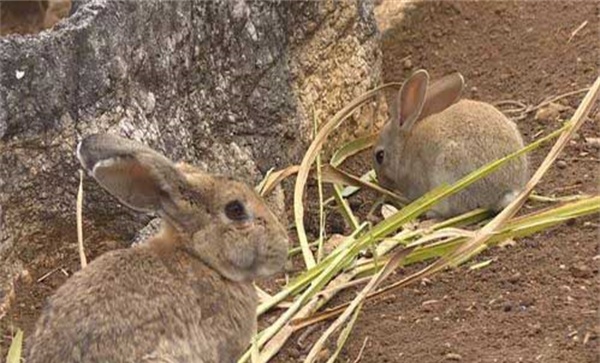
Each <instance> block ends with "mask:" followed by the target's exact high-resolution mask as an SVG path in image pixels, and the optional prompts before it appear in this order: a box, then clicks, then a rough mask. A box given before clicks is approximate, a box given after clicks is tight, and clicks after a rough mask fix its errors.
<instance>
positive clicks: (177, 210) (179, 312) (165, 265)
mask: <svg viewBox="0 0 600 363" xmlns="http://www.w3.org/2000/svg"><path fill="white" fill-rule="evenodd" d="M77 154H78V158H79V160H80V161H81V164H82V165H83V167H84V168H85V169H86V170H88V171H89V172H90V173H91V174H92V175H93V176H94V178H95V179H96V181H97V182H98V183H99V184H100V185H101V186H102V187H103V188H105V189H106V190H107V191H108V192H110V193H111V194H112V195H114V196H115V197H117V198H118V199H119V200H120V201H121V202H122V203H123V204H125V205H127V206H129V207H131V208H134V209H136V210H139V211H155V212H157V213H158V214H159V215H160V216H161V218H162V229H161V231H160V232H159V233H158V235H156V236H154V237H152V238H150V239H149V240H147V241H146V242H145V243H142V244H139V245H136V246H134V247H131V248H127V249H122V250H116V251H111V252H108V253H106V254H104V255H102V256H100V257H98V258H97V259H95V260H94V261H92V262H91V263H90V264H89V265H88V266H87V267H86V268H84V269H83V270H81V271H78V272H77V273H75V274H74V275H73V276H72V277H71V278H70V279H69V280H67V282H65V284H63V285H62V286H61V287H60V288H59V289H58V290H57V291H56V293H55V294H54V295H53V296H52V297H51V298H50V299H49V301H48V303H47V306H46V307H45V309H44V311H43V313H42V316H41V318H40V319H39V321H38V323H37V327H36V330H35V333H34V334H33V335H32V337H31V338H30V340H29V341H28V346H29V355H28V358H27V362H28V363H38V362H47V363H51V362H56V363H59V362H60V363H68V362H234V361H235V360H236V359H237V358H238V357H239V355H240V354H241V353H242V352H243V351H244V349H245V348H247V346H248V345H249V343H250V339H251V336H252V334H253V333H254V331H255V329H256V307H257V303H258V299H257V295H256V291H255V288H254V285H253V280H254V279H256V278H259V277H262V276H268V275H271V274H273V273H275V272H277V271H279V270H281V269H282V268H283V265H284V263H285V260H286V257H287V245H288V236H287V233H286V231H285V229H284V228H283V227H282V226H281V224H280V223H279V222H278V221H277V219H276V218H275V216H274V215H273V214H272V213H271V211H270V210H269V209H268V208H267V207H266V206H265V204H264V203H263V201H262V200H261V199H260V197H259V196H258V195H257V194H256V193H255V192H254V190H253V189H252V188H250V187H248V186H246V185H245V184H242V183H240V182H238V181H235V180H233V179H231V178H228V177H224V176H217V175H209V174H206V173H203V172H202V171H200V170H197V169H195V168H194V167H193V166H190V165H187V164H174V163H172V162H171V161H170V160H169V159H167V158H166V157H164V156H163V155H161V154H159V153H157V152H155V151H154V150H152V149H150V148H148V147H146V146H144V145H142V144H139V143H137V142H134V141H132V140H127V139H123V138H120V137H117V136H113V135H108V134H95V135H92V136H89V137H87V138H85V139H84V140H82V141H81V143H80V144H79V146H78V152H77Z"/></svg>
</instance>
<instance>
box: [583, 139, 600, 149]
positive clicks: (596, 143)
mask: <svg viewBox="0 0 600 363" xmlns="http://www.w3.org/2000/svg"><path fill="white" fill-rule="evenodd" d="M585 143H586V144H588V145H590V146H591V147H593V148H596V149H600V137H586V138H585Z"/></svg>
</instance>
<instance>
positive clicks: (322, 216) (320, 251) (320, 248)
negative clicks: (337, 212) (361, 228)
mask: <svg viewBox="0 0 600 363" xmlns="http://www.w3.org/2000/svg"><path fill="white" fill-rule="evenodd" d="M312 113H313V127H314V135H313V138H314V137H315V136H316V134H317V130H318V129H319V125H318V122H317V117H316V113H315V109H314V107H313V110H312ZM316 161H317V194H318V197H319V238H318V240H317V241H318V243H317V246H318V247H317V262H320V261H321V259H323V241H324V239H325V212H324V210H323V178H322V177H321V153H320V152H319V153H318V154H317V160H316Z"/></svg>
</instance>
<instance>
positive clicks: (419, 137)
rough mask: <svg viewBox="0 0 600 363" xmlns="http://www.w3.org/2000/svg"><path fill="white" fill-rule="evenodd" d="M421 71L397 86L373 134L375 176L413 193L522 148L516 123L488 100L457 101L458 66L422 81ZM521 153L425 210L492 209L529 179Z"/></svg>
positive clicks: (448, 213) (438, 213)
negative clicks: (386, 115) (376, 133)
mask: <svg viewBox="0 0 600 363" xmlns="http://www.w3.org/2000/svg"><path fill="white" fill-rule="evenodd" d="M428 81H429V75H428V73H427V72H426V71H425V70H419V71H416V72H414V73H413V74H412V75H411V76H410V77H409V78H408V80H406V82H405V83H404V84H403V85H402V89H401V90H400V94H399V99H398V103H397V104H396V105H395V107H394V108H393V109H392V118H391V121H390V122H388V123H387V124H386V125H385V126H384V127H383V129H382V130H381V134H380V135H379V139H378V141H377V143H376V145H375V148H374V152H373V163H374V168H375V172H376V174H377V178H378V180H379V182H380V183H381V184H382V185H383V186H385V187H388V188H390V189H394V190H397V191H399V192H400V193H402V194H404V195H405V196H406V197H407V198H408V199H410V200H414V199H417V198H419V197H420V196H422V195H423V194H425V193H426V192H428V191H430V190H431V189H434V188H435V187H438V186H440V185H443V184H448V185H450V184H453V183H454V182H456V181H458V180H459V179H460V178H462V177H464V176H465V175H467V174H469V173H470V172H472V171H474V170H476V169H478V168H479V167H481V166H483V165H485V164H487V163H490V162H492V161H494V160H497V159H499V158H502V157H504V156H506V155H508V154H510V153H512V152H514V151H517V150H519V149H521V148H522V147H523V139H522V137H521V134H520V133H519V130H518V129H517V126H516V125H515V124H514V123H513V122H512V121H511V120H509V119H508V118H507V117H506V116H504V115H503V114H502V113H501V112H500V111H498V110H497V109H496V108H494V107H493V106H492V105H490V104H488V103H484V102H478V101H472V100H461V101H459V102H456V101H457V100H458V99H459V96H460V94H461V92H462V89H463V86H464V80H463V77H462V76H461V75H460V74H459V73H453V74H450V75H448V76H446V77H444V78H442V79H440V80H439V81H437V82H435V83H434V84H432V85H431V87H429V88H428V87H427V85H428ZM527 164H528V163H527V158H526V157H525V156H521V157H519V158H517V159H514V160H513V161H511V162H509V163H508V164H505V165H504V166H502V167H501V168H500V169H499V170H497V171H496V172H494V173H492V174H490V175H488V176H487V177H485V178H483V179H481V180H479V181H477V182H475V183H474V184H471V185H470V186H469V187H467V188H466V189H464V190H462V191H460V192H458V193H456V194H454V195H452V196H450V197H448V198H446V199H443V200H442V201H440V202H439V203H437V204H436V205H434V206H433V207H432V209H431V210H430V211H429V212H428V214H429V216H430V217H438V218H439V217H450V216H454V215H457V214H460V213H464V212H467V211H469V210H472V209H475V208H486V209H489V210H492V211H499V210H501V209H502V208H504V207H505V206H506V205H507V204H508V203H510V202H511V201H512V200H513V199H514V197H515V196H516V195H517V194H518V192H519V191H520V190H521V189H522V188H523V187H524V185H525V183H526V182H527V178H528V166H527Z"/></svg>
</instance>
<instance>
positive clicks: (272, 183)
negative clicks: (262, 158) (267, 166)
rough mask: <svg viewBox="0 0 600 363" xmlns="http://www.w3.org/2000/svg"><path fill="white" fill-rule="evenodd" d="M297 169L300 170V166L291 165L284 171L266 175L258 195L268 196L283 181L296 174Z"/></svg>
mask: <svg viewBox="0 0 600 363" xmlns="http://www.w3.org/2000/svg"><path fill="white" fill-rule="evenodd" d="M298 169H300V166H298V165H292V166H288V167H287V168H285V169H282V170H278V171H275V172H272V173H271V174H269V175H267V177H266V178H265V180H263V182H262V183H261V185H260V188H259V190H258V193H259V194H260V195H262V196H264V195H267V194H269V193H270V192H271V191H272V190H273V189H274V188H275V187H276V186H277V185H278V184H279V183H281V182H282V181H283V180H285V179H286V178H288V177H290V176H292V175H294V174H296V173H297V172H298Z"/></svg>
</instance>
